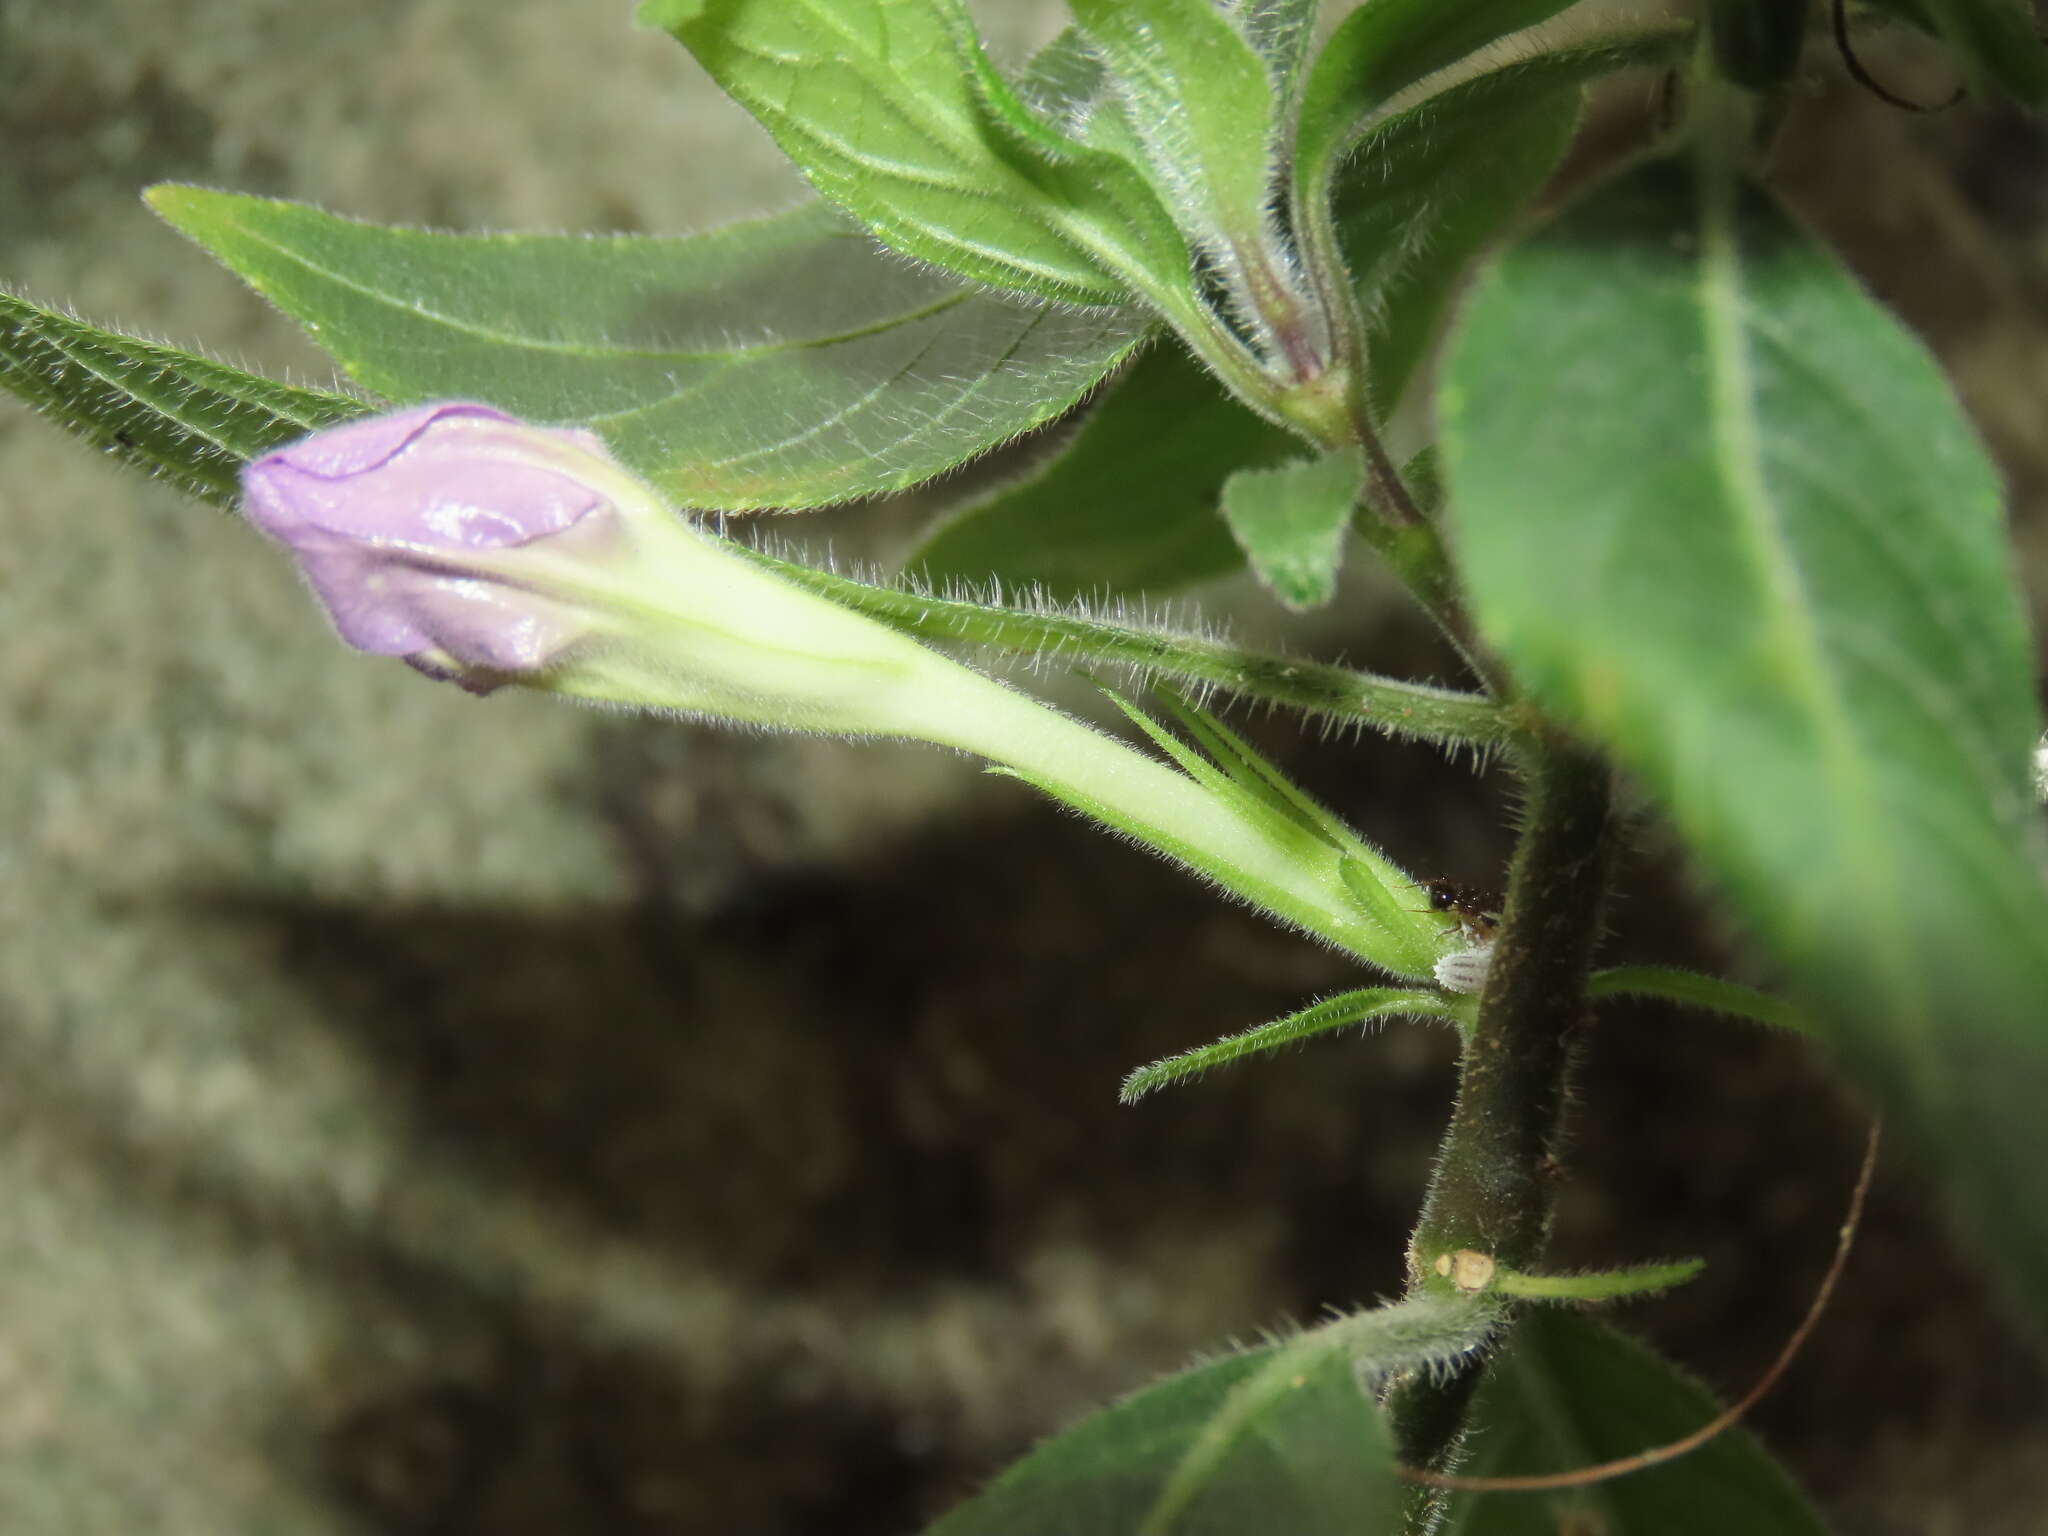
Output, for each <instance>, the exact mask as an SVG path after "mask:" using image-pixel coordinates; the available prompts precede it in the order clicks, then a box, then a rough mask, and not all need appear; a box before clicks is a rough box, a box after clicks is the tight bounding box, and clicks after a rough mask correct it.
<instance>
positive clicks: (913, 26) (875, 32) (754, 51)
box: [641, 0, 1188, 304]
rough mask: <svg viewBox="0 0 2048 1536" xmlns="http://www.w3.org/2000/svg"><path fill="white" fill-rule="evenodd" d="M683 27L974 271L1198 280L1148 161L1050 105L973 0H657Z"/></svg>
mask: <svg viewBox="0 0 2048 1536" xmlns="http://www.w3.org/2000/svg"><path fill="white" fill-rule="evenodd" d="M641 14H642V16H643V18H644V19H647V20H650V21H652V22H653V23H654V24H656V25H658V26H660V27H662V28H663V30H665V31H668V32H670V33H671V34H673V35H674V36H675V38H676V39H677V41H679V42H681V43H682V44H683V46H685V47H686V48H688V49H689V50H690V52H691V53H692V54H693V55H695V57H696V59H697V62H698V63H700V64H702V65H703V66H704V68H705V70H706V71H707V72H709V74H710V75H711V77H712V78H713V79H714V80H716V81H717V82H718V84H719V85H720V87H721V88H723V89H724V90H725V91H726V92H727V93H728V94H729V95H731V96H732V97H733V98H734V99H735V100H736V101H738V102H739V103H740V104H741V105H742V106H744V107H746V108H747V110H748V111H750V112H752V113H753V114H754V116H755V117H756V118H757V119H758V120H759V121H760V123H761V125H762V126H763V127H764V128H766V129H767V130H768V131H769V132H770V133H771V134H773V135H774V136H775V141H776V142H777V143H778V144H780V145H781V146H782V148H783V151H784V152H785V153H786V154H788V156H789V157H790V159H792V160H794V161H795V162H796V164H797V167H798V168H799V169H800V170H802V171H803V173H804V174H805V175H806V176H808V177H809V178H810V180H811V183H812V185H814V186H815V187H817V188H818V190H819V191H820V192H821V193H823V194H824V195H825V196H826V197H828V198H830V199H831V200H832V201H833V202H835V203H837V204H839V205H840V206H841V207H843V208H845V209H846V210H847V211H848V212H849V213H851V214H853V215H854V216H855V217H856V218H858V219H859V220H860V221H861V222H862V223H864V224H866V225H867V226H868V227H869V228H871V229H872V230H874V232H875V233H876V234H877V235H879V236H880V237H881V238H882V239H883V240H885V241H887V242H888V243H889V244H890V245H892V246H894V247H895V248H896V249H898V250H900V251H903V252H904V253H906V254H907V255H911V256H915V257H917V258H918V259H920V260H923V261H929V262H932V263H934V264H935V265H938V266H940V267H943V268H945V269H946V270H948V271H951V272H956V273H958V274H960V275H961V276H963V277H966V278H969V279H972V280H973V281H975V282H980V283H991V284H994V285H996V286H999V287H1006V288H1017V289H1021V290H1022V291H1024V292H1026V293H1030V294H1034V295H1037V296H1039V297H1042V298H1050V299H1062V300H1067V301H1071V302H1076V303H1084V304H1120V303H1123V302H1125V301H1127V300H1129V299H1131V298H1134V297H1135V296H1136V295H1137V294H1139V293H1144V294H1146V295H1147V296H1149V297H1151V298H1153V299H1154V301H1155V302H1158V301H1160V300H1161V299H1162V298H1164V297H1166V296H1168V295H1175V294H1177V295H1183V296H1184V295H1186V294H1187V292H1188V281H1187V270H1186V269H1187V251H1186V246H1185V245H1184V243H1183V242H1182V240H1181V237H1180V235H1179V234H1178V232H1177V231H1176V230H1175V229H1174V226H1173V223H1172V221H1171V219H1169V218H1168V216H1167V214H1166V211H1165V209H1164V208H1163V207H1161V206H1160V204H1159V201H1158V199H1157V198H1156V197H1155V196H1154V195H1153V193H1152V191H1151V190H1150V189H1149V188H1148V187H1147V186H1146V185H1145V183H1144V181H1143V179H1142V178H1141V177H1140V175H1139V174H1138V171H1137V169H1136V168H1135V167H1134V166H1132V165H1130V164H1128V163H1127V162H1125V161H1124V160H1122V159H1121V158H1120V157H1118V156H1115V155H1112V154H1106V153H1103V152H1101V151H1099V150H1097V149H1094V148H1092V147H1091V146H1089V145H1087V144H1085V143H1083V142H1081V141H1078V140H1075V139H1071V138H1068V137H1067V136H1066V135H1064V134H1063V133H1062V132H1060V131H1059V129H1058V128H1057V126H1056V125H1053V124H1048V123H1045V122H1043V121H1042V120H1040V119H1038V118H1037V117H1035V115H1034V114H1033V113H1032V112H1031V110H1030V108H1029V106H1028V104H1027V103H1026V102H1025V101H1023V100H1022V99H1021V98H1019V97H1018V96H1016V95H1015V94H1014V93H1013V92H1012V91H1011V89H1010V87H1009V86H1008V85H1007V84H1006V83H1005V82H1004V81H1003V80H1002V78H1001V77H1000V76H999V75H997V73H996V72H995V70H994V68H993V67H992V66H991V65H990V64H989V62H988V60H987V58H986V56H985V55H984V54H983V52H982V49H981V42H980V39H979V38H978V37H977V36H976V34H975V31H974V24H973V22H972V20H971V19H970V18H969V17H968V15H967V12H966V9H965V7H964V6H962V5H961V4H960V0H658V3H655V4H650V5H648V6H646V7H644V8H643V10H642V13H641Z"/></svg>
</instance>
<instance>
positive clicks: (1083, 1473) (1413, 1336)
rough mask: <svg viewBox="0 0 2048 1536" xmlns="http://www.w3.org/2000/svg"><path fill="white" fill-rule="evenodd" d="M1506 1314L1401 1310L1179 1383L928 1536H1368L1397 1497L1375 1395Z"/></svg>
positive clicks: (1044, 1459)
mask: <svg viewBox="0 0 2048 1536" xmlns="http://www.w3.org/2000/svg"><path fill="white" fill-rule="evenodd" d="M1495 1320H1496V1313H1495V1312H1494V1311H1493V1310H1492V1309H1491V1308H1490V1307H1489V1306H1488V1305H1486V1304H1485V1303H1483V1302H1482V1301H1479V1300H1473V1299H1464V1298H1459V1299H1435V1298H1432V1299H1429V1300H1425V1301H1417V1302H1404V1303H1402V1304H1400V1305H1398V1306H1393V1307H1383V1308H1380V1309H1378V1310H1376V1311H1372V1312H1361V1313H1358V1314H1356V1315H1354V1316H1351V1317H1346V1318H1340V1319H1339V1320H1337V1321H1336V1322H1334V1323H1329V1324H1326V1325H1324V1326H1323V1327H1320V1328H1316V1329H1313V1330H1311V1331H1310V1332H1307V1333H1303V1334H1299V1335H1297V1336H1296V1337H1294V1338H1292V1339H1289V1340H1287V1341H1285V1342H1284V1343H1280V1344H1275V1345H1270V1346H1268V1347H1267V1348H1264V1349H1260V1350H1253V1351H1250V1352H1247V1353H1244V1354H1237V1355H1230V1356H1227V1357H1225V1358H1224V1359H1222V1360H1217V1361H1213V1362H1211V1363H1210V1364H1207V1365H1202V1366H1198V1367H1196V1368H1195V1369H1193V1370H1190V1371H1187V1372H1184V1373H1183V1374H1181V1375H1179V1376H1175V1377H1172V1378H1170V1379H1168V1380H1166V1381H1164V1382H1161V1383H1160V1384H1159V1385H1158V1386H1155V1387H1151V1388H1148V1389H1147V1390H1145V1391H1143V1392H1140V1393H1138V1394H1136V1395H1135V1396H1133V1397H1129V1398H1126V1399H1125V1400H1124V1401H1123V1402H1121V1403H1118V1404H1117V1405H1115V1406H1114V1407H1111V1408H1107V1409H1104V1410H1103V1411H1102V1412H1100V1413H1097V1414H1095V1415H1093V1416H1092V1417H1090V1418H1087V1419H1084V1420H1082V1421H1081V1423H1079V1424H1078V1425H1076V1426H1075V1427H1074V1428H1072V1429H1070V1430H1068V1431H1066V1432H1065V1433H1064V1434H1061V1435H1059V1436H1056V1437H1055V1438H1054V1439H1051V1440H1049V1441H1047V1442H1046V1443H1045V1444H1044V1445H1042V1446H1040V1447H1039V1448H1038V1449H1037V1450H1036V1451H1033V1452H1032V1453H1031V1454H1030V1455H1029V1456H1027V1457H1026V1458H1025V1459H1024V1460H1023V1461H1021V1462H1019V1463H1017V1465H1016V1466H1014V1467H1012V1468H1011V1469H1010V1470H1009V1471H1007V1472H1005V1473H1004V1474H1003V1475H1002V1476H1001V1477H1000V1478H998V1479H997V1480H996V1482H995V1484H994V1485H993V1486H992V1487H990V1488H989V1490H988V1491H987V1492H986V1493H984V1494H982V1495H981V1496H980V1497H979V1498H976V1499H974V1500H971V1501H970V1502H969V1503H967V1504H966V1505H964V1506H962V1507H961V1508H960V1509H957V1510H955V1511H954V1512H953V1513H952V1514H950V1515H948V1516H946V1517H945V1518H944V1519H942V1520H940V1521H939V1522H938V1524H936V1525H934V1526H932V1527H931V1528H930V1530H929V1532H928V1533H927V1536H1047V1533H1049V1532H1058V1533H1059V1536H1244V1533H1246V1532H1249V1531H1274V1532H1280V1531H1284V1532H1286V1533H1288V1536H1361V1533H1367V1532H1380V1531H1392V1530H1394V1529H1395V1528H1396V1527H1397V1525H1398V1523H1399V1514H1398V1511H1399V1508H1400V1492H1399V1487H1398V1485H1397V1484H1396V1483H1395V1481H1394V1471H1393V1457H1392V1450H1391V1443H1390V1441H1389V1438H1388V1435H1387V1430H1386V1426H1385V1424H1384V1422H1383V1421H1382V1419H1381V1417H1380V1412H1379V1409H1378V1407H1377V1405H1376V1404H1375V1403H1374V1401H1373V1398H1372V1396H1371V1395H1370V1392H1371V1387H1372V1384H1373V1383H1374V1382H1375V1381H1377V1380H1378V1379H1379V1378H1381V1377H1383V1376H1385V1375H1387V1374H1388V1373H1390V1372H1392V1371H1396V1370H1404V1369H1417V1368H1422V1367H1427V1366H1430V1365H1434V1364H1439V1363H1442V1362H1445V1361H1449V1360H1454V1359H1457V1358H1459V1357H1461V1356H1463V1355H1465V1354H1466V1353H1468V1352H1469V1351H1471V1350H1473V1349H1475V1348H1477V1347H1478V1346H1479V1345H1480V1344H1482V1343H1483V1342H1484V1341H1485V1339H1486V1337H1487V1335H1488V1333H1489V1332H1491V1330H1492V1328H1493V1326H1494V1323H1495Z"/></svg>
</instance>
